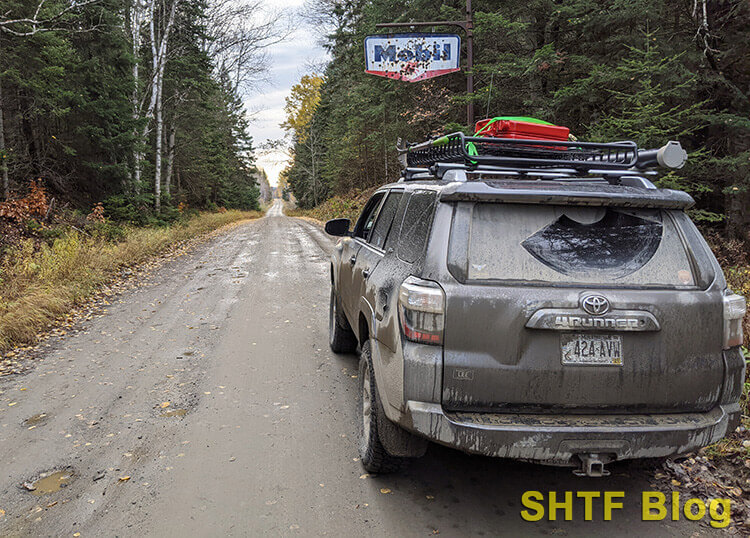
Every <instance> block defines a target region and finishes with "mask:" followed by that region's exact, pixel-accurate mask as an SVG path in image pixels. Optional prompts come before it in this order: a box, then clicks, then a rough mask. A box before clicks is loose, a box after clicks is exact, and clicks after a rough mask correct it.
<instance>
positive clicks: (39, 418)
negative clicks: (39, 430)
mask: <svg viewBox="0 0 750 538" xmlns="http://www.w3.org/2000/svg"><path fill="white" fill-rule="evenodd" d="M47 420H49V415H48V414H47V413H37V414H36V415H32V416H30V417H29V418H27V419H26V420H24V421H23V424H24V426H41V425H42V424H46V423H47Z"/></svg>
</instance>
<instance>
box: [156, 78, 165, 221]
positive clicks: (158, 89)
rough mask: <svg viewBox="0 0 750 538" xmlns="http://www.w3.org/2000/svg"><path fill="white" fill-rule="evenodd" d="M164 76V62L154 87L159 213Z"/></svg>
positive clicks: (159, 204)
mask: <svg viewBox="0 0 750 538" xmlns="http://www.w3.org/2000/svg"><path fill="white" fill-rule="evenodd" d="M163 77H164V64H162V66H161V68H160V72H159V76H158V78H157V82H156V88H154V92H155V93H156V133H155V135H154V136H155V139H156V148H155V149H154V152H155V157H154V208H155V209H156V212H157V213H158V212H159V211H160V210H161V148H162V140H163V138H162V137H163V136H164V119H163V116H162V106H161V104H162V100H161V94H162V84H163Z"/></svg>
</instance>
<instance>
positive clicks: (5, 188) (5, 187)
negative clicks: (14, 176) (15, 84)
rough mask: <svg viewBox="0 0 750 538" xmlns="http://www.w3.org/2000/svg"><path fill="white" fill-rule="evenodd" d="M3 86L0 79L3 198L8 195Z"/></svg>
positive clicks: (0, 140) (0, 142)
mask: <svg viewBox="0 0 750 538" xmlns="http://www.w3.org/2000/svg"><path fill="white" fill-rule="evenodd" d="M3 110H4V107H3V86H2V80H0V174H2V178H3V199H4V200H7V199H8V197H9V196H10V183H9V182H8V155H7V151H6V149H5V122H4V121H3Z"/></svg>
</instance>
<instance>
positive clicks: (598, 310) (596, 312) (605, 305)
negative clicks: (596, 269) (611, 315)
mask: <svg viewBox="0 0 750 538" xmlns="http://www.w3.org/2000/svg"><path fill="white" fill-rule="evenodd" d="M581 308H583V309H584V310H585V311H586V313H587V314H591V315H592V316H601V315H602V314H606V313H607V312H609V301H608V300H607V298H606V297H604V296H602V295H585V296H584V297H582V298H581Z"/></svg>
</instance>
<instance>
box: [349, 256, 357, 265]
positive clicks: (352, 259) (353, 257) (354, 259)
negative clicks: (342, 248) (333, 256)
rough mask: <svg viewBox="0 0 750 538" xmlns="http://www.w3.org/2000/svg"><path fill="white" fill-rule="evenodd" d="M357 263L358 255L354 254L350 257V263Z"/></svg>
mask: <svg viewBox="0 0 750 538" xmlns="http://www.w3.org/2000/svg"><path fill="white" fill-rule="evenodd" d="M355 263H357V257H356V256H352V257H351V258H349V265H354V264H355Z"/></svg>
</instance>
